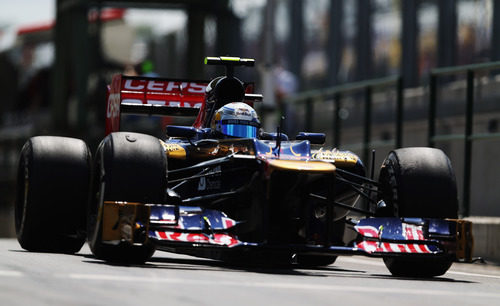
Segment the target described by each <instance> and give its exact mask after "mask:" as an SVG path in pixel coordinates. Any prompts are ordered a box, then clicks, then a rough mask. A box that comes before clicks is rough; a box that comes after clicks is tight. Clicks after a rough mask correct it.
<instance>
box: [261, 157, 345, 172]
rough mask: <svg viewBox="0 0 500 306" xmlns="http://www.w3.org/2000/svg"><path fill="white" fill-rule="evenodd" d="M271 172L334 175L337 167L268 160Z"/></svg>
mask: <svg viewBox="0 0 500 306" xmlns="http://www.w3.org/2000/svg"><path fill="white" fill-rule="evenodd" d="M268 163H269V166H270V168H271V170H288V171H290V170H292V171H299V172H318V173H333V172H335V169H336V168H335V166H334V165H332V164H331V163H327V162H322V161H302V160H283V159H270V160H268Z"/></svg>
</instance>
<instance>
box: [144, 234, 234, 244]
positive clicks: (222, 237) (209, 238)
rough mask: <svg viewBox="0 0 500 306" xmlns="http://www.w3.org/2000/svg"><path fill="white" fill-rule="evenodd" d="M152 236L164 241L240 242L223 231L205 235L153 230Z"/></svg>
mask: <svg viewBox="0 0 500 306" xmlns="http://www.w3.org/2000/svg"><path fill="white" fill-rule="evenodd" d="M153 237H154V238H156V239H158V240H164V241H175V242H191V243H203V244H215V245H220V246H227V247H234V246H236V245H239V244H241V242H240V241H239V240H238V239H237V238H235V237H234V236H232V235H229V234H224V233H216V234H213V235H206V234H203V233H178V232H173V231H155V232H154V233H153Z"/></svg>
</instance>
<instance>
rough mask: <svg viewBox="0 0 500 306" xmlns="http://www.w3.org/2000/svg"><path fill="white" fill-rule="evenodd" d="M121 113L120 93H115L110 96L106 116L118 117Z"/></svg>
mask: <svg viewBox="0 0 500 306" xmlns="http://www.w3.org/2000/svg"><path fill="white" fill-rule="evenodd" d="M119 114H120V94H119V93H113V94H110V95H109V97H108V107H107V109H106V118H116V117H118V115H119Z"/></svg>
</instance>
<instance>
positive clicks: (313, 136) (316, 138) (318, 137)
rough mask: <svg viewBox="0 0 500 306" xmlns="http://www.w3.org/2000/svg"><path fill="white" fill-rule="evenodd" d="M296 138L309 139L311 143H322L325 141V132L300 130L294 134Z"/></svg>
mask: <svg viewBox="0 0 500 306" xmlns="http://www.w3.org/2000/svg"><path fill="white" fill-rule="evenodd" d="M295 139H296V140H309V141H310V142H311V143H312V144H324V143H325V139H326V136H325V133H307V132H300V133H299V134H298V135H297V136H295Z"/></svg>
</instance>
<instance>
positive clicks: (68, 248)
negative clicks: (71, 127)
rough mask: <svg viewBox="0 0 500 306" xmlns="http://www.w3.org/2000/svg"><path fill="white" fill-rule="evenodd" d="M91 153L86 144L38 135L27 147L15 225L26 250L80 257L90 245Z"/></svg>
mask: <svg viewBox="0 0 500 306" xmlns="http://www.w3.org/2000/svg"><path fill="white" fill-rule="evenodd" d="M90 164H91V154H90V151H89V149H88V147H87V145H86V144H85V142H83V141H82V140H79V139H74V138H67V137H53V136H38V137H33V138H31V139H29V140H28V141H27V142H26V144H25V145H24V146H23V149H22V151H21V157H20V160H19V168H18V173H17V197H16V204H15V224H16V234H17V240H18V241H19V244H20V245H21V247H22V248H24V249H26V250H28V251H36V252H56V253H75V252H78V251H79V250H80V249H81V247H82V245H83V244H84V243H85V222H86V217H85V216H86V213H85V209H86V206H87V201H88V194H89V186H90V177H91V166H90Z"/></svg>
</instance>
